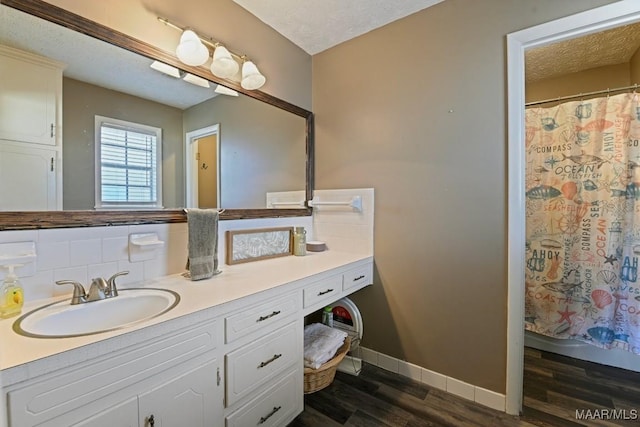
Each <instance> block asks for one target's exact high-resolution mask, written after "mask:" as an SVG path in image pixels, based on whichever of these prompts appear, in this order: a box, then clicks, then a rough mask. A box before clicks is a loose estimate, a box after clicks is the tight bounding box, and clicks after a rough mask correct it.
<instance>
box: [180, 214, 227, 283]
mask: <svg viewBox="0 0 640 427" xmlns="http://www.w3.org/2000/svg"><path fill="white" fill-rule="evenodd" d="M187 224H188V226H189V258H188V259H187V269H188V270H189V271H188V272H187V273H186V274H185V276H186V277H190V278H191V280H202V279H208V278H210V277H212V276H214V275H216V274H220V273H221V271H220V270H218V211H217V210H215V209H189V210H188V211H187Z"/></svg>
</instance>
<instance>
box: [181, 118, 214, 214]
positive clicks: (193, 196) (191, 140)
mask: <svg viewBox="0 0 640 427" xmlns="http://www.w3.org/2000/svg"><path fill="white" fill-rule="evenodd" d="M211 135H217V138H216V171H217V172H216V173H217V175H218V180H217V181H218V182H217V187H218V188H217V189H216V190H217V203H216V205H217V206H216V207H217V208H218V209H220V208H221V206H220V201H221V199H222V197H221V194H220V189H221V185H220V176H221V173H220V124H219V123H217V124H215V125H211V126H207V127H204V128H200V129H196V130H192V131H190V132H187V133H186V134H185V145H184V159H185V162H184V163H185V164H184V176H185V208H197V207H198V163H197V162H196V160H195V154H196V153H197V151H198V140H199V139H201V138H204V137H207V136H211Z"/></svg>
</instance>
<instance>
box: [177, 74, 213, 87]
mask: <svg viewBox="0 0 640 427" xmlns="http://www.w3.org/2000/svg"><path fill="white" fill-rule="evenodd" d="M182 80H184V81H185V82H188V83H191V84H192V85H196V86H200V87H204V88H207V89H208V88H210V87H211V86H210V85H209V80H207V79H203V78H202V77H199V76H194V75H193V74H191V73H185V75H184V77H183V78H182Z"/></svg>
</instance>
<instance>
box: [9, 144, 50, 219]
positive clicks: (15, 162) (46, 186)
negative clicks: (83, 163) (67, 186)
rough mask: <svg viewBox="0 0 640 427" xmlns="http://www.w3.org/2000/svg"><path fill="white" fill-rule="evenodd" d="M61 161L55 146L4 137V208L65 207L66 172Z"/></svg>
mask: <svg viewBox="0 0 640 427" xmlns="http://www.w3.org/2000/svg"><path fill="white" fill-rule="evenodd" d="M23 145H26V144H23ZM58 164H59V156H58V152H57V150H55V149H44V148H42V149H40V148H32V147H25V146H18V145H13V144H8V143H2V141H0V211H49V210H59V209H62V194H61V189H62V186H61V184H62V183H61V181H62V173H61V171H60V170H59V169H60V168H59V167H58Z"/></svg>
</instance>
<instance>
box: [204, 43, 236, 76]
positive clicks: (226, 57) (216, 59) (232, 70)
mask: <svg viewBox="0 0 640 427" xmlns="http://www.w3.org/2000/svg"><path fill="white" fill-rule="evenodd" d="M239 68H240V65H238V63H237V62H236V61H235V60H234V59H233V57H232V56H231V53H229V51H228V50H227V48H226V47H224V46H218V47H217V48H216V50H214V51H213V61H212V62H211V72H212V73H213V74H214V75H216V76H218V77H222V78H223V79H228V78H230V77H233V76H235V75H236V73H237V72H238V69H239Z"/></svg>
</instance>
